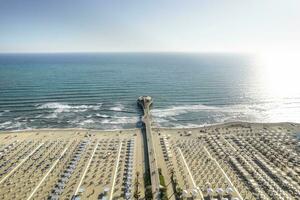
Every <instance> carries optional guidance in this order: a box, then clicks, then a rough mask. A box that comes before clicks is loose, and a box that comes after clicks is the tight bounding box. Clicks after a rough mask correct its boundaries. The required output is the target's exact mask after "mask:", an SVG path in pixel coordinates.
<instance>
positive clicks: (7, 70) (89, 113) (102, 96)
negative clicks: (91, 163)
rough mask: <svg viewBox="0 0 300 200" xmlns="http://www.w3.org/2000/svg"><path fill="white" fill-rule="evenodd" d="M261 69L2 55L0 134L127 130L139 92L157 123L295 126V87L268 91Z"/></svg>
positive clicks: (184, 59)
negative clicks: (147, 99) (45, 130)
mask: <svg viewBox="0 0 300 200" xmlns="http://www.w3.org/2000/svg"><path fill="white" fill-rule="evenodd" d="M262 67H263V66H260V65H258V64H257V63H256V62H255V59H254V58H253V57H250V56H242V55H230V54H179V53H178V54H175V53H163V54H158V53H127V54H125V53H114V54H109V53H106V54H105V53H103V54H1V55H0V130H20V129H31V128H75V127H79V128H95V129H110V128H116V129H117V128H131V127H135V126H136V122H137V121H138V115H139V113H138V109H137V106H136V99H137V98H138V96H140V95H151V96H152V97H153V98H154V107H153V110H152V114H153V117H154V120H155V122H156V123H157V125H159V126H172V127H181V126H185V127H193V126H199V125H205V124H211V123H221V122H230V121H250V122H279V121H291V122H300V90H299V89H298V87H297V86H295V85H294V86H293V87H294V89H293V87H292V89H293V90H294V91H292V92H290V93H289V94H288V95H285V94H284V93H283V94H282V95H279V94H280V91H279V94H278V91H277V92H273V90H272V91H271V90H270V84H266V81H265V80H267V76H268V74H264V71H263V70H261V68H262ZM279 81H280V80H279Z"/></svg>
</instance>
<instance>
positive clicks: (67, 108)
mask: <svg viewBox="0 0 300 200" xmlns="http://www.w3.org/2000/svg"><path fill="white" fill-rule="evenodd" d="M101 106H102V104H101V103H98V104H96V105H69V104H64V103H57V102H52V103H45V104H42V105H38V107H37V108H38V109H53V110H54V112H55V113H63V112H85V111H87V110H89V109H90V110H99V109H100V108H101Z"/></svg>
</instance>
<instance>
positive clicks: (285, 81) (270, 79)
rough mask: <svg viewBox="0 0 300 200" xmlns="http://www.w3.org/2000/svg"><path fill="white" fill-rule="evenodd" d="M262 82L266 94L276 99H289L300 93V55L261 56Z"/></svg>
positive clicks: (285, 53)
mask: <svg viewBox="0 0 300 200" xmlns="http://www.w3.org/2000/svg"><path fill="white" fill-rule="evenodd" d="M259 67H260V69H259V71H260V72H261V73H260V80H261V81H262V83H263V85H264V92H265V93H266V94H267V95H270V96H273V97H275V98H289V96H294V95H295V94H297V93H300V55H298V54H297V53H287V52H284V53H266V54H262V55H260V56H259Z"/></svg>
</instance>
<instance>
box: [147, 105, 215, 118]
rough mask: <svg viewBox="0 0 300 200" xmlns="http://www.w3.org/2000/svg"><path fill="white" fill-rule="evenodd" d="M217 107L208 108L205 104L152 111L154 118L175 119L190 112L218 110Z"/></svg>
mask: <svg viewBox="0 0 300 200" xmlns="http://www.w3.org/2000/svg"><path fill="white" fill-rule="evenodd" d="M217 109H218V108H217V107H214V106H206V105H203V104H198V105H183V106H172V107H169V108H165V109H153V110H152V111H151V113H152V115H153V116H154V117H160V118H164V117H173V116H177V115H181V114H185V113H188V112H196V111H204V110H206V111H213V110H217Z"/></svg>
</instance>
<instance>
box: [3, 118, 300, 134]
mask: <svg viewBox="0 0 300 200" xmlns="http://www.w3.org/2000/svg"><path fill="white" fill-rule="evenodd" d="M257 125H260V126H286V125H289V126H294V127H295V126H300V123H297V122H268V123H264V122H261V123H260V122H240V121H237V122H224V123H216V124H205V125H199V126H197V127H156V126H152V129H154V130H196V129H206V128H225V127H230V126H240V127H246V126H257ZM139 129H140V128H137V127H135V128H128V129H126V128H124V129H87V128H40V129H21V130H8V131H6V130H4V131H2V130H0V134H7V133H18V132H35V131H92V132H94V131H97V132H118V131H135V130H139Z"/></svg>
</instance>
